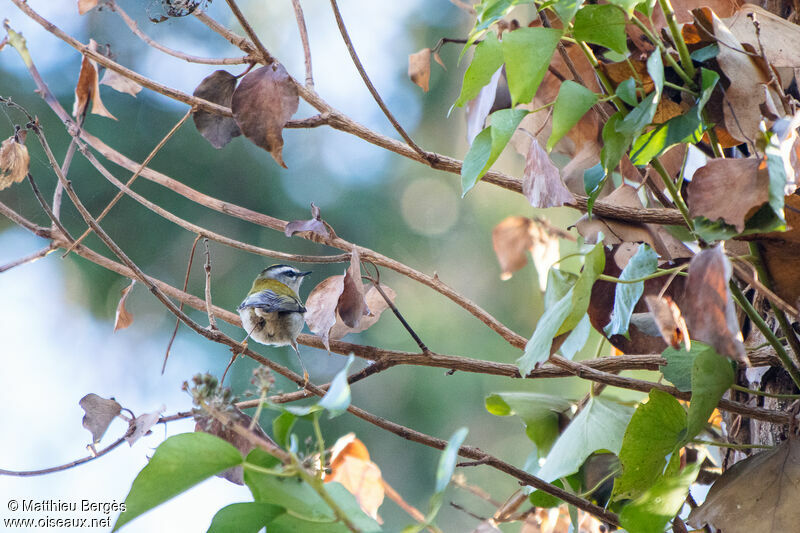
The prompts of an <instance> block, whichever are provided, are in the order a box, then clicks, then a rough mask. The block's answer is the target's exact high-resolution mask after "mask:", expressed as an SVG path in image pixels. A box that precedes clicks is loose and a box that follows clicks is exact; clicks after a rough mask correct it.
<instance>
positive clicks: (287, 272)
mask: <svg viewBox="0 0 800 533" xmlns="http://www.w3.org/2000/svg"><path fill="white" fill-rule="evenodd" d="M309 274H311V272H310V271H307V272H302V271H300V270H297V269H296V268H294V267H292V266H289V265H272V266H270V267H267V268H265V269H264V270H262V271H261V273H260V274H259V275H258V276H257V277H256V280H255V282H254V283H253V291H256V290H262V287H260V285H265V287H263V288H267V287H266V285H268V284H267V283H264V282H266V281H267V280H275V281H279V282H281V283H283V284H284V285H286V286H287V287H289V288H290V289H292V290H293V291H294V292H295V294H298V293H299V291H300V284H301V283H303V280H304V279H305V277H306V276H308V275H309Z"/></svg>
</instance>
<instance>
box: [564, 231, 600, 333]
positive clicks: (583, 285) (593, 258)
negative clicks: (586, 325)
mask: <svg viewBox="0 0 800 533" xmlns="http://www.w3.org/2000/svg"><path fill="white" fill-rule="evenodd" d="M605 266H606V254H605V250H604V248H603V243H602V242H598V243H597V244H595V245H594V247H593V248H592V249H591V250H589V252H588V253H587V254H586V255H585V256H584V260H583V270H582V271H581V274H580V276H579V277H578V281H576V282H575V288H574V289H573V291H572V308H571V309H570V312H569V314H568V315H567V318H566V319H564V322H563V323H562V324H561V327H560V328H559V329H558V331H557V332H556V335H561V334H562V333H566V332H567V331H570V330H572V329H573V328H574V327H575V326H577V325H578V322H580V321H581V319H582V318H583V315H585V314H586V311H587V310H588V309H589V300H590V298H591V296H592V287H593V286H594V282H595V281H597V278H598V277H599V276H600V274H602V273H603V269H604V268H605Z"/></svg>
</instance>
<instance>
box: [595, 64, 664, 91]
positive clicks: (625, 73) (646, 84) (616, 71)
mask: <svg viewBox="0 0 800 533" xmlns="http://www.w3.org/2000/svg"><path fill="white" fill-rule="evenodd" d="M630 63H631V64H628V62H627V61H620V62H619V63H600V65H599V68H600V70H602V71H603V73H604V74H605V75H606V77H607V78H608V80H609V81H610V82H611V85H612V86H613V87H614V89H616V88H617V85H619V84H620V83H622V82H623V81H625V80H627V79H628V78H631V77H637V76H638V78H639V79H641V80H642V87H643V88H644V92H645V93H647V94H650V93H651V92H653V89H655V87H656V86H655V84H654V83H653V79H652V78H651V77H650V74H648V73H647V64H646V63H645V62H644V61H642V60H640V59H632V60H631V61H630ZM631 65H633V69H632V68H631ZM634 71H635V72H634Z"/></svg>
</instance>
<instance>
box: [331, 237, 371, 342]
mask: <svg viewBox="0 0 800 533" xmlns="http://www.w3.org/2000/svg"><path fill="white" fill-rule="evenodd" d="M336 311H337V313H338V315H339V317H340V318H341V319H342V322H344V324H345V325H346V326H347V327H349V328H353V329H355V328H357V327H358V325H359V322H361V317H363V316H364V315H367V314H369V308H368V307H367V302H366V300H365V299H364V283H363V282H362V281H361V257H360V256H359V254H358V247H357V246H353V251H352V253H351V255H350V266H349V267H348V268H347V272H345V275H344V281H343V286H342V294H341V295H340V296H339V301H338V303H337V304H336Z"/></svg>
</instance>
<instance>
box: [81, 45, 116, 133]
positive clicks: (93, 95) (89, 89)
mask: <svg viewBox="0 0 800 533" xmlns="http://www.w3.org/2000/svg"><path fill="white" fill-rule="evenodd" d="M89 48H90V49H91V50H93V51H95V52H96V51H97V42H96V41H95V40H94V39H89ZM90 100H91V102H92V113H94V114H95V115H100V116H103V117H107V118H111V119H114V120H117V117H115V116H114V115H112V114H111V112H110V111H109V110H108V109H106V106H104V105H103V101H102V100H101V99H100V82H99V77H98V75H97V63H95V62H94V61H93V60H91V59H89V58H88V57H87V56H83V59H82V60H81V70H80V73H79V74H78V83H77V84H76V85H75V103H74V104H73V106H72V116H73V117H75V118H78V117H79V116H80V115H82V114H83V113H85V112H86V109H87V107H88V105H89V101H90Z"/></svg>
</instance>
